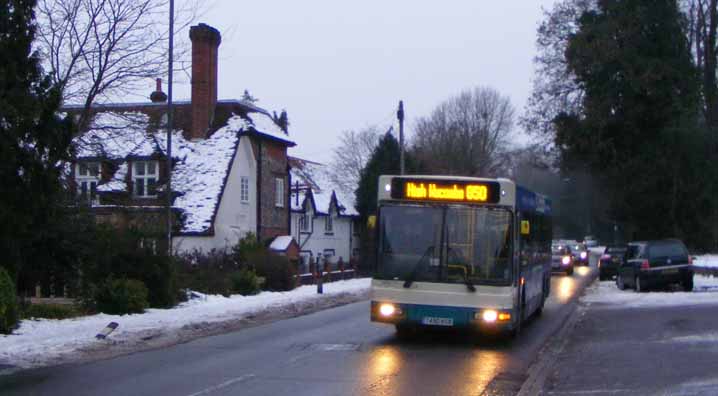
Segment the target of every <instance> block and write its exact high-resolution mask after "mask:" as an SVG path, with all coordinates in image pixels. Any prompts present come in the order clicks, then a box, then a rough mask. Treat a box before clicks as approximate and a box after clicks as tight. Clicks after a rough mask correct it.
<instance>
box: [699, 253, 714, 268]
mask: <svg viewBox="0 0 718 396" xmlns="http://www.w3.org/2000/svg"><path fill="white" fill-rule="evenodd" d="M693 265H695V266H696V267H708V268H718V254H704V255H701V256H696V259H695V260H693Z"/></svg>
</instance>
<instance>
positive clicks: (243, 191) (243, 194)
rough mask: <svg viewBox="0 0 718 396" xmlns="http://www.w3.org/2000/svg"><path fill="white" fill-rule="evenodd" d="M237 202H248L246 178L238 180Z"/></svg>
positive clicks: (247, 179)
mask: <svg viewBox="0 0 718 396" xmlns="http://www.w3.org/2000/svg"><path fill="white" fill-rule="evenodd" d="M239 200H240V201H241V202H245V203H246V202H249V178H248V177H246V176H242V177H241V178H240V179H239Z"/></svg>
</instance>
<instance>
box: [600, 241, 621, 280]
mask: <svg viewBox="0 0 718 396" xmlns="http://www.w3.org/2000/svg"><path fill="white" fill-rule="evenodd" d="M627 250H628V246H626V245H618V246H608V247H606V250H604V251H603V254H602V255H601V258H600V259H599V260H598V278H599V280H606V279H612V278H613V277H614V276H616V274H617V273H618V267H620V266H621V264H623V263H624V262H625V261H626V252H627Z"/></svg>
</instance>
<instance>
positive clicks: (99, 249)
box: [80, 228, 179, 308]
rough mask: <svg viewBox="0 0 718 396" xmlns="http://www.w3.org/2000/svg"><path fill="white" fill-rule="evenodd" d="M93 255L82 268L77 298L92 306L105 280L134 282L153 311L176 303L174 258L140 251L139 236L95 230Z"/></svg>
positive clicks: (112, 230) (115, 231) (140, 236)
mask: <svg viewBox="0 0 718 396" xmlns="http://www.w3.org/2000/svg"><path fill="white" fill-rule="evenodd" d="M97 239H98V241H96V242H95V244H94V246H93V252H94V254H93V255H92V256H91V257H92V258H91V259H90V260H86V261H85V262H83V265H82V267H81V268H82V283H81V290H80V298H81V300H82V301H83V302H84V305H86V306H88V307H92V306H94V305H95V304H94V299H95V295H96V294H97V293H98V291H97V289H98V288H100V287H101V286H102V285H103V284H104V283H105V280H106V279H107V277H108V276H112V277H113V278H114V279H136V280H139V281H141V282H142V283H143V284H144V285H145V286H146V287H147V290H148V295H147V302H148V303H149V306H151V307H153V308H169V307H172V306H174V305H175V304H176V303H177V299H178V295H179V293H178V291H179V288H178V285H177V273H176V270H175V265H174V262H173V258H172V257H169V256H167V255H162V254H155V253H153V251H152V249H150V248H140V247H139V246H140V241H141V240H142V235H141V234H139V233H137V232H136V231H133V230H124V231H123V230H116V229H104V228H100V229H99V230H98V237H97Z"/></svg>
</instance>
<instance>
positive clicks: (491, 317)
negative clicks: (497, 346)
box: [481, 309, 499, 323]
mask: <svg viewBox="0 0 718 396" xmlns="http://www.w3.org/2000/svg"><path fill="white" fill-rule="evenodd" d="M498 318H499V313H498V312H496V311H494V310H493V309H487V310H485V311H484V312H483V313H482V314H481V319H483V320H484V322H486V323H494V322H496V319H498Z"/></svg>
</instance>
